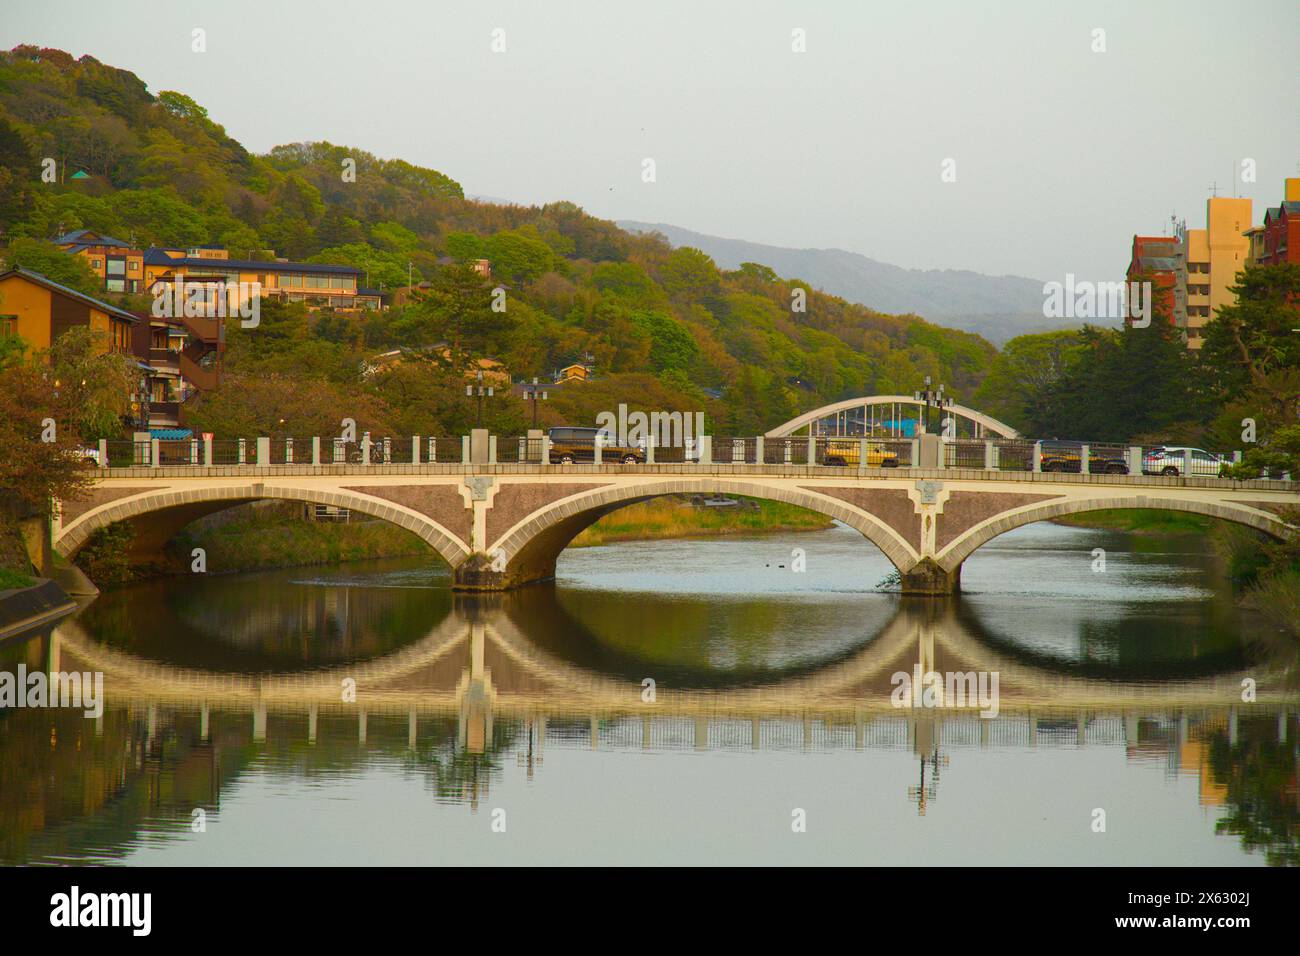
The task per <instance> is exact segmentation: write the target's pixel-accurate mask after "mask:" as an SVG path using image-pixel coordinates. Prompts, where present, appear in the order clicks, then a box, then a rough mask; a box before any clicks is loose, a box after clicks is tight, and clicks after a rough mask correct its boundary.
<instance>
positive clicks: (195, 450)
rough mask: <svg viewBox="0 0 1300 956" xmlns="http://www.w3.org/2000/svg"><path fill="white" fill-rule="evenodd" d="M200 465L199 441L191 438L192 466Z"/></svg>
mask: <svg viewBox="0 0 1300 956" xmlns="http://www.w3.org/2000/svg"><path fill="white" fill-rule="evenodd" d="M198 463H199V440H198V439H197V438H191V439H190V464H191V465H197V464H198Z"/></svg>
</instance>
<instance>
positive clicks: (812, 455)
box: [805, 429, 817, 465]
mask: <svg viewBox="0 0 1300 956" xmlns="http://www.w3.org/2000/svg"><path fill="white" fill-rule="evenodd" d="M805 464H808V465H815V464H817V436H816V435H815V434H813V432H812V429H809V430H808V460H807V461H806V462H805Z"/></svg>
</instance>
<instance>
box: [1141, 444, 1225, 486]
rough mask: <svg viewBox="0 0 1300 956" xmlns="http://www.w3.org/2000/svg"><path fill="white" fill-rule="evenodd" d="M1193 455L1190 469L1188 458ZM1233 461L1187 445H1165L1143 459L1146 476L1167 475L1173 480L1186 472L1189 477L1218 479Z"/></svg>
mask: <svg viewBox="0 0 1300 956" xmlns="http://www.w3.org/2000/svg"><path fill="white" fill-rule="evenodd" d="M1189 452H1190V453H1191V466H1190V469H1189V468H1188V461H1187V456H1188V453H1189ZM1230 464H1232V460H1231V459H1229V458H1225V457H1224V456H1223V455H1216V454H1215V453H1214V452H1212V451H1206V450H1205V449H1204V448H1189V447H1187V446H1186V445H1163V446H1161V447H1159V448H1152V449H1151V450H1150V451H1148V452H1147V453H1146V455H1145V457H1143V459H1142V473H1143V474H1144V475H1165V476H1168V477H1171V478H1177V477H1179V476H1181V475H1182V474H1183V473H1184V471H1186V472H1187V474H1189V475H1200V476H1202V477H1206V478H1217V477H1218V476H1219V471H1220V470H1221V469H1222V467H1223V466H1224V465H1230Z"/></svg>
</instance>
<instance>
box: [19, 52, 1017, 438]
mask: <svg viewBox="0 0 1300 956" xmlns="http://www.w3.org/2000/svg"><path fill="white" fill-rule="evenodd" d="M217 119H218V118H214V117H210V116H209V115H208V113H207V111H206V110H205V109H204V108H203V106H202V105H200V104H198V103H196V102H194V101H193V100H192V99H191V98H190V97H188V96H186V95H185V94H184V93H183V92H176V91H160V92H158V93H156V94H155V93H151V92H150V91H149V90H148V89H147V87H146V84H145V82H144V81H143V80H141V79H140V78H139V77H137V76H135V75H134V74H133V73H130V72H128V71H125V70H119V69H115V68H113V67H110V66H107V65H105V64H102V63H100V62H98V61H97V60H95V59H93V58H92V57H89V56H83V57H81V58H80V59H74V58H73V57H72V56H71V55H69V54H67V53H64V52H62V51H59V50H51V49H38V48H36V47H30V46H19V47H15V48H14V49H13V50H10V51H8V52H5V53H0V243H3V244H4V245H5V246H6V247H7V248H6V252H5V255H6V258H7V259H8V261H10V262H18V261H24V263H25V264H27V263H32V262H46V263H49V261H50V260H49V259H48V258H42V257H43V256H45V257H48V248H47V247H43V246H42V245H41V242H43V241H47V240H49V239H50V238H52V237H54V236H55V235H57V234H59V233H61V232H66V231H69V230H72V229H77V228H89V229H94V230H96V231H99V232H104V233H107V234H109V235H113V236H117V237H120V238H122V239H127V240H130V241H132V242H134V243H135V244H136V245H139V246H147V245H151V244H153V245H169V246H182V247H188V246H195V245H221V246H225V247H226V248H228V249H230V250H231V254H232V255H233V256H241V257H242V256H247V255H250V254H252V255H254V256H258V255H263V256H264V255H267V254H268V253H267V250H274V255H276V256H280V257H287V258H292V259H307V260H311V261H317V262H329V263H347V264H351V265H355V266H357V267H359V268H362V269H365V270H366V272H367V273H368V281H369V284H370V285H371V286H375V287H380V286H382V287H383V288H386V289H393V288H395V287H397V286H403V285H406V283H407V276H408V269H409V270H410V272H411V273H412V274H413V276H414V278H415V279H416V280H417V281H419V280H429V281H430V282H432V283H433V284H434V287H435V293H437V292H438V290H440V289H441V290H443V291H444V292H445V294H433V295H430V296H427V297H425V298H424V300H423V301H419V302H416V303H415V304H412V305H408V306H404V307H395V308H392V309H390V310H388V311H387V312H385V313H383V314H382V315H362V316H354V315H348V316H342V315H340V316H331V315H325V314H316V315H306V314H305V313H300V312H295V311H294V309H295V308H296V307H288V308H285V309H284V310H283V311H284V312H285V313H286V314H285V315H281V314H280V310H278V309H271V310H269V311H270V313H271V314H270V316H269V319H268V321H267V323H266V329H265V330H263V331H264V332H265V333H266V334H262V335H261V336H260V337H256V338H255V337H254V336H253V334H252V333H248V334H247V336H246V337H245V336H240V335H232V340H231V345H230V356H229V371H230V375H229V376H228V381H235V382H236V383H238V382H240V381H241V376H243V381H245V382H248V381H252V380H253V379H254V378H256V380H257V381H261V382H266V381H270V380H272V378H273V376H269V373H268V372H267V370H268V368H272V369H273V370H274V371H275V374H276V375H279V376H282V377H287V378H290V379H292V378H311V377H315V378H316V379H318V380H319V381H320V382H322V383H328V384H329V386H330V388H332V389H335V390H336V391H337V392H338V394H339V395H341V396H343V397H344V400H346V396H347V395H349V394H352V393H353V392H354V391H356V390H361V389H365V388H369V387H371V384H370V383H368V382H367V381H366V380H365V378H364V376H362V375H361V373H360V372H358V371H357V370H358V369H359V368H360V364H361V360H362V359H364V358H365V357H366V356H367V355H371V354H373V353H374V352H376V351H379V350H384V349H389V348H393V347H397V346H402V347H407V348H410V349H412V350H417V351H418V350H419V349H420V347H422V346H428V345H432V344H434V343H436V342H439V341H442V340H450V339H452V338H453V337H455V338H457V340H458V341H459V342H460V343H461V344H463V345H464V346H465V348H466V349H467V350H468V351H469V352H477V353H479V354H482V355H491V356H493V357H495V358H497V359H499V360H501V361H502V362H504V363H505V364H506V365H507V367H508V368H509V370H510V372H511V373H512V374H513V375H514V376H515V378H516V379H518V378H521V377H528V378H531V377H532V376H547V375H549V374H550V373H551V372H552V371H553V370H554V369H556V368H559V367H561V366H563V365H566V364H568V363H570V362H573V361H577V360H582V359H583V357H584V356H588V355H589V356H591V360H590V362H591V364H593V365H594V368H595V370H596V375H597V376H598V377H599V378H600V379H601V382H600V383H593V384H598V387H597V388H593V389H591V390H590V392H589V397H588V398H586V399H579V398H576V397H575V396H574V395H573V394H569V395H568V396H567V397H565V398H564V399H563V400H562V401H557V402H552V403H551V404H550V405H549V406H548V408H547V409H546V411H545V412H544V416H543V417H550V418H551V419H552V420H553V419H554V418H555V417H556V416H557V415H562V416H565V417H569V418H570V419H571V420H572V419H577V418H581V419H587V418H590V417H591V416H592V415H593V414H594V409H593V408H590V407H587V406H588V405H590V404H591V403H593V402H600V403H606V402H608V401H609V400H611V399H621V400H627V401H629V402H630V403H632V404H634V405H635V404H636V403H638V402H642V403H644V402H650V401H655V402H659V403H661V404H660V405H657V406H656V407H664V406H665V405H667V404H669V403H671V407H680V408H705V409H706V410H707V411H708V412H709V413H710V414H711V415H712V416H713V417H714V418H715V419H726V420H725V421H719V422H717V424H718V425H719V426H721V427H730V428H736V429H741V430H744V431H746V432H749V433H752V432H753V431H756V430H758V429H760V428H765V427H770V426H771V425H774V424H777V423H779V422H780V421H782V420H784V419H786V418H788V417H789V416H791V415H792V414H794V413H796V412H798V411H802V410H806V409H809V408H812V407H815V406H817V405H819V404H822V403H824V402H828V401H831V400H834V399H837V398H842V397H847V396H849V395H857V394H869V393H873V392H910V391H912V390H913V389H914V388H915V387H917V386H918V385H919V383H920V382H921V381H922V379H923V377H924V376H925V375H931V376H933V377H934V380H935V381H936V382H939V381H943V382H946V383H947V385H948V387H949V390H950V391H951V392H952V393H953V395H954V396H955V397H956V398H957V399H958V400H959V401H960V400H962V399H963V398H964V397H969V396H970V395H971V393H972V392H973V391H974V389H975V388H976V387H977V386H978V385H979V383H980V382H981V381H982V379H983V377H984V376H985V374H986V372H987V370H988V368H989V366H990V363H991V360H992V357H993V355H994V349H993V347H992V346H991V345H990V344H989V343H988V342H987V341H985V340H984V339H983V338H981V337H979V336H977V335H973V334H969V333H964V332H959V331H956V330H952V329H946V328H942V327H939V326H936V325H933V324H930V323H927V322H925V321H922V320H921V319H919V318H917V317H916V316H911V315H903V316H896V315H887V314H883V313H879V312H875V311H873V310H871V309H869V308H866V307H864V306H861V305H857V304H853V303H849V302H846V301H845V300H843V299H841V298H838V297H835V296H831V295H826V294H823V293H820V292H817V291H814V290H812V289H811V288H809V287H808V286H807V284H806V283H802V282H800V281H799V280H798V279H794V278H782V277H780V276H778V275H777V274H776V273H775V272H774V271H773V270H771V269H770V268H767V267H766V266H764V265H759V264H753V263H745V264H741V265H739V266H738V268H735V269H733V270H725V269H721V268H719V267H718V266H717V265H716V264H715V263H714V261H713V260H712V259H710V258H709V257H708V256H707V255H705V254H704V253H702V252H700V251H698V250H695V249H692V248H677V249H674V248H672V246H670V245H669V244H668V243H667V242H666V241H665V240H664V238H663V237H661V236H653V235H634V234H631V233H628V232H625V231H623V230H621V229H619V228H618V227H617V226H616V225H615V224H613V223H611V222H607V221H603V220H600V219H596V218H594V217H592V216H589V215H587V214H586V213H585V212H583V211H582V210H581V209H580V208H578V207H577V206H575V205H573V204H571V203H564V202H561V203H552V204H549V205H546V206H540V207H538V206H511V205H497V204H491V203H484V202H475V201H471V200H467V199H465V198H464V193H463V190H462V189H461V186H460V184H459V183H457V182H456V181H455V180H454V179H453V178H451V176H449V175H446V174H445V173H443V172H439V171H436V170H433V169H427V168H423V167H420V166H416V165H414V164H411V163H408V162H404V161H402V160H400V159H380V158H378V157H376V156H374V155H372V154H370V153H368V152H366V151H365V150H363V149H359V148H355V147H350V146H336V145H332V144H330V143H328V142H314V143H294V144H289V145H284V146H279V147H276V148H275V149H273V150H271V151H270V152H269V153H267V154H265V155H256V154H253V153H250V152H248V151H247V150H246V149H244V148H243V147H242V146H241V145H240V144H239V143H238V142H237V141H235V140H234V139H233V138H231V137H230V136H229V135H228V134H227V133H226V131H225V129H224V128H223V127H222V126H221V125H220V124H219V123H218V122H217V121H216V120H217ZM322 132H323V133H327V132H328V131H322ZM46 158H52V159H53V160H54V165H55V168H56V169H57V171H58V174H59V175H58V178H59V180H60V181H58V182H54V183H46V182H43V181H42V179H41V171H42V162H43V160H45V159H46ZM353 163H354V164H355V176H354V177H353V176H350V175H347V174H348V173H349V171H350V169H351V166H352V164H353ZM77 171H81V172H84V173H85V174H86V175H85V176H84V177H78V178H76V179H73V178H72V176H73V173H74V172H77ZM480 257H483V258H487V259H489V260H490V261H491V265H492V273H493V281H492V283H491V284H492V285H493V286H495V285H497V284H500V285H503V286H505V288H506V289H507V292H508V303H509V307H508V310H507V312H506V313H504V314H497V313H492V312H490V311H487V310H486V303H487V295H486V290H484V293H485V294H484V296H483V306H484V308H482V309H477V310H475V309H471V310H470V312H472V313H473V314H470V312H466V311H465V310H464V309H462V308H461V305H458V303H459V302H461V300H459V299H457V296H456V293H455V289H454V286H455V282H454V281H452V280H453V279H454V278H455V277H457V276H462V275H463V273H464V272H465V271H467V270H464V269H460V268H458V267H457V266H456V265H455V263H456V262H458V261H459V262H464V261H467V260H471V259H477V258H480ZM62 278H63V280H67V281H74V282H75V281H79V279H78V277H77V276H63V277H62ZM805 297H806V304H805V305H804V307H803V309H802V310H800V307H799V306H800V304H801V300H803V299H805ZM462 304H463V303H462ZM291 358H292V360H291ZM428 374H429V375H430V376H436V375H439V374H441V375H444V376H445V378H446V381H447V383H450V382H452V381H453V380H455V379H456V376H457V375H458V372H457V371H456V370H447V369H441V370H439V369H437V368H435V367H433V365H431V366H430V368H429V369H428ZM444 384H445V383H444ZM567 391H568V392H570V393H575V392H577V391H578V390H577V389H569V390H567ZM719 395H720V396H721V398H718V396H719ZM385 400H386V401H388V402H389V403H390V404H392V405H394V407H396V403H399V402H400V398H398V397H394V396H388V397H387V398H386V399H385ZM407 400H408V402H409V401H410V399H409V398H408V399H407ZM381 404H382V403H381ZM461 404H464V403H461ZM377 407H378V406H377ZM431 407H432V405H431ZM457 407H458V406H457ZM604 407H606V405H605V404H599V405H596V406H594V408H604ZM516 411H517V410H516ZM499 413H500V414H502V415H507V414H514V413H515V412H512V411H510V410H509V409H506V408H505V407H504V406H501V407H500V409H499ZM250 414H251V412H250ZM304 414H305V412H304ZM375 414H376V415H380V416H381V417H382V408H381V409H380V411H377V412H376V413H375ZM394 414H395V413H394ZM430 414H437V415H440V416H442V417H441V418H440V419H439V420H438V421H436V422H433V423H428V424H427V427H425V428H421V429H418V430H420V431H422V432H423V433H425V434H432V433H435V432H434V431H432V429H434V428H436V427H444V428H452V427H455V425H456V423H455V422H452V421H450V420H448V416H451V415H453V414H454V413H453V411H452V410H451V406H450V405H449V406H447V408H446V409H444V410H443V411H441V412H435V413H430ZM291 424H292V423H291ZM403 424H407V425H409V424H410V423H409V422H407V421H405V420H404V422H403ZM286 427H289V426H286ZM304 427H307V426H305V425H304ZM447 433H451V432H447Z"/></svg>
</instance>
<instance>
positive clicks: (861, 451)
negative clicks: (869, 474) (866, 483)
mask: <svg viewBox="0 0 1300 956" xmlns="http://www.w3.org/2000/svg"><path fill="white" fill-rule="evenodd" d="M867 447H868V445H867V440H866V438H859V439H858V474H859V475H861V474H863V473H864V472H866V470H867Z"/></svg>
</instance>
